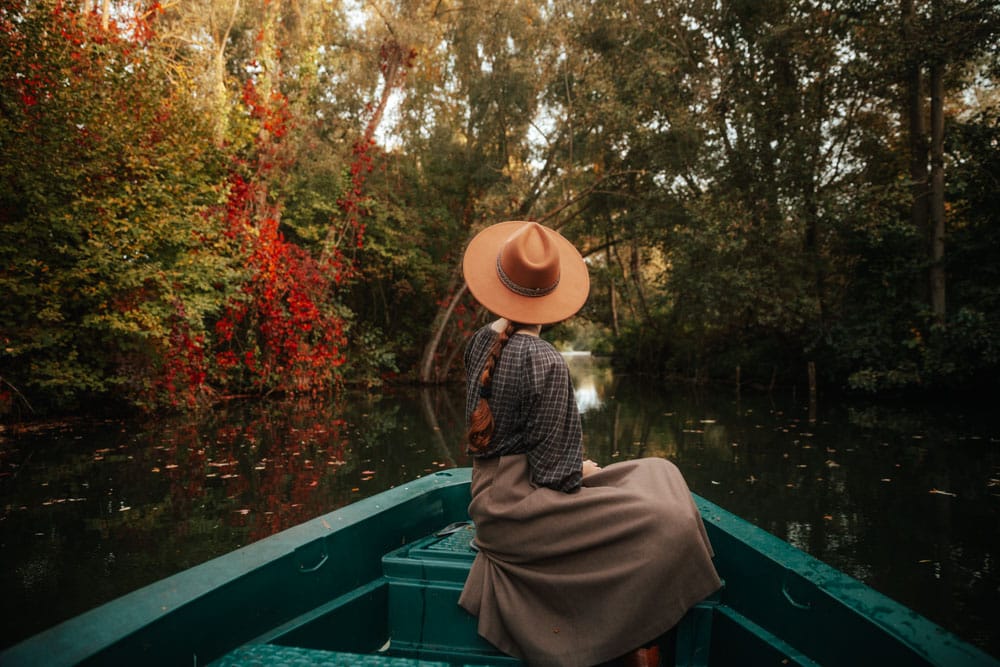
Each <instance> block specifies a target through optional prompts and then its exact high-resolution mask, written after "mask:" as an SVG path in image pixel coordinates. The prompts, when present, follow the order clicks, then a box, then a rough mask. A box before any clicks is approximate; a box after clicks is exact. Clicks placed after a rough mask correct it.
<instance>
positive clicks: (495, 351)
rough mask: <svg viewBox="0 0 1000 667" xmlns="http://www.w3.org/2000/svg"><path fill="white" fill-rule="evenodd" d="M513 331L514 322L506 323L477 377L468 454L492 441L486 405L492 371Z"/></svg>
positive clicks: (491, 381)
mask: <svg viewBox="0 0 1000 667" xmlns="http://www.w3.org/2000/svg"><path fill="white" fill-rule="evenodd" d="M515 331H517V325H516V324H515V323H514V322H508V324H507V328H505V329H504V330H503V331H502V332H500V335H499V336H497V338H496V340H495V341H493V347H491V348H490V353H489V355H487V357H486V364H485V365H484V366H483V372H482V373H481V374H480V375H479V401H478V402H477V403H476V407H475V409H474V410H473V411H472V416H471V417H469V431H468V433H467V434H466V439H467V441H468V443H469V451H470V452H473V453H476V452H481V451H483V450H484V449H486V447H487V446H489V444H490V441H491V440H492V439H493V429H494V426H495V425H494V422H493V411H492V410H490V404H489V403H488V399H489V398H490V394H491V390H492V387H493V371H494V370H495V369H496V366H497V363H498V362H499V361H500V353H501V352H503V348H504V346H506V345H507V341H509V340H510V337H511V336H513V335H514V332H515Z"/></svg>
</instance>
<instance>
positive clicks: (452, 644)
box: [382, 522, 523, 666]
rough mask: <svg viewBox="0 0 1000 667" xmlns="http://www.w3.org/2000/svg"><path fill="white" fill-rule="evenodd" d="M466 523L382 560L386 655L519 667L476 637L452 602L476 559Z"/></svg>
mask: <svg viewBox="0 0 1000 667" xmlns="http://www.w3.org/2000/svg"><path fill="white" fill-rule="evenodd" d="M475 536H476V531H475V528H474V526H473V525H472V523H471V522H460V523H456V524H451V525H449V526H446V527H445V528H443V529H442V530H439V531H438V532H436V533H433V534H431V535H428V536H427V537H425V538H423V539H420V540H417V541H416V542H413V543H412V544H408V545H405V546H403V547H400V548H399V549H396V550H395V551H393V552H391V553H389V554H386V555H385V556H384V557H383V558H382V573H383V575H384V576H385V578H386V580H387V581H388V584H389V636H390V639H389V651H390V652H391V653H392V654H393V655H401V656H405V657H415V658H421V659H429V660H443V661H445V662H447V663H449V664H455V663H459V664H461V663H466V664H479V665H511V666H513V665H521V664H523V663H522V662H521V661H519V660H516V659H514V658H511V657H510V656H508V655H505V654H503V653H501V652H500V651H498V650H497V649H496V648H494V647H493V646H492V645H491V644H490V643H489V642H487V641H486V640H485V639H483V638H482V637H480V636H479V633H478V632H477V631H476V619H475V617H474V616H471V615H469V614H468V613H467V612H466V611H465V610H464V609H462V608H461V607H459V606H458V597H459V595H460V594H461V592H462V587H463V586H464V585H465V580H466V578H467V577H468V575H469V567H471V565H472V561H473V559H475V557H476V550H475V546H474V544H473V539H474V538H475Z"/></svg>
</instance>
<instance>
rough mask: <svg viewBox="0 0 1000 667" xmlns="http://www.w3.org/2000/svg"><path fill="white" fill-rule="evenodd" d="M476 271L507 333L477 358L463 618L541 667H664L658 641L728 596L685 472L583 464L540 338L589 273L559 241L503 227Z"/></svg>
mask: <svg viewBox="0 0 1000 667" xmlns="http://www.w3.org/2000/svg"><path fill="white" fill-rule="evenodd" d="M463 271H464V274H465V279H466V282H467V284H468V286H469V289H470V291H471V292H472V294H473V296H474V297H475V298H476V299H477V301H479V303H480V304H481V305H482V306H483V307H484V308H486V309H487V310H489V311H490V312H492V313H494V314H495V315H497V316H498V317H499V319H497V320H496V321H494V322H493V323H492V324H489V325H486V326H484V327H482V328H481V329H479V330H478V331H477V332H476V333H475V334H474V335H473V336H472V338H471V339H470V340H469V342H468V345H467V348H466V351H465V368H466V374H467V380H466V384H467V390H468V395H467V399H466V408H465V412H466V419H467V422H468V427H469V432H468V447H469V452H470V454H471V455H472V457H473V464H474V465H473V476H472V502H471V504H470V505H469V515H470V517H471V518H472V520H473V521H474V522H475V524H476V544H477V547H478V548H479V554H478V555H477V557H476V559H475V562H474V563H473V566H472V569H471V571H470V572H469V577H468V580H467V581H466V583H465V588H464V589H463V591H462V595H461V598H460V600H459V604H461V606H462V607H463V608H465V609H466V610H467V611H468V612H469V613H471V614H473V615H475V616H477V617H478V630H479V634H481V635H482V636H483V637H484V638H485V639H487V640H488V641H489V642H490V643H492V644H493V645H494V646H496V647H497V648H499V649H500V650H501V651H504V652H505V653H508V654H510V655H512V656H515V657H517V658H519V659H521V660H524V661H525V662H527V663H528V664H529V665H561V666H562V665H565V666H581V667H582V666H589V665H596V664H600V663H605V662H608V661H611V660H615V659H620V660H629V661H630V662H631V664H642V660H647V659H652V660H654V662H650V664H656V663H655V659H656V654H657V645H656V641H657V639H658V638H661V637H662V636H663V635H664V634H665V633H666V632H667V631H668V630H669V629H670V628H671V627H673V626H674V625H675V624H676V623H677V622H678V621H679V620H680V618H681V617H682V616H683V615H684V613H685V612H686V611H687V610H688V609H689V608H690V607H691V606H692V605H694V604H695V603H697V602H699V601H700V600H702V599H703V598H705V597H706V596H707V595H709V594H711V593H712V592H714V591H715V590H717V589H718V588H719V586H720V581H719V577H718V575H717V574H716V571H715V568H714V567H713V565H712V560H711V558H712V547H711V545H710V544H709V541H708V536H707V535H706V533H705V528H704V525H703V524H702V520H701V516H700V515H699V513H698V510H697V508H696V506H695V504H694V501H693V499H692V497H691V493H690V491H689V490H688V487H687V484H686V483H685V482H684V479H683V477H682V476H681V474H680V472H679V471H678V469H677V467H676V466H674V465H673V464H672V463H670V462H669V461H667V460H665V459H661V458H646V459H640V460H635V461H624V462H620V463H615V464H613V465H608V466H606V467H603V468H601V467H599V466H598V465H597V464H595V463H594V462H592V461H589V460H586V461H585V460H584V459H583V446H582V431H581V427H580V414H579V410H578V409H577V406H576V401H575V398H574V395H573V385H572V380H571V379H570V375H569V370H568V368H567V366H566V363H565V361H564V360H563V358H562V356H561V355H560V354H559V353H558V352H557V351H556V350H555V348H553V347H552V346H551V345H550V344H549V343H547V342H545V341H544V340H542V339H541V338H539V332H540V329H541V325H543V324H551V323H555V322H559V321H562V320H565V319H567V318H569V317H570V316H572V315H573V314H574V313H576V312H577V311H578V310H579V309H580V308H581V307H582V306H583V304H584V302H585V301H586V299H587V295H588V292H589V290H590V279H589V276H588V272H587V266H586V264H585V263H584V261H583V258H582V257H581V256H580V253H579V252H578V251H577V250H576V248H575V247H574V246H573V244H571V243H570V242H569V241H567V240H566V239H565V238H564V237H563V236H561V235H560V234H559V233H558V232H556V231H554V230H552V229H549V228H548V227H545V226H543V225H540V224H538V223H534V222H502V223H499V224H496V225H493V226H491V227H489V228H487V229H485V230H483V231H482V232H481V233H480V234H479V235H477V236H476V237H475V238H474V239H473V240H472V242H471V243H470V244H469V247H468V248H467V249H466V252H465V256H464V259H463ZM637 647H638V648H637ZM619 664H629V663H628V662H622V663H619Z"/></svg>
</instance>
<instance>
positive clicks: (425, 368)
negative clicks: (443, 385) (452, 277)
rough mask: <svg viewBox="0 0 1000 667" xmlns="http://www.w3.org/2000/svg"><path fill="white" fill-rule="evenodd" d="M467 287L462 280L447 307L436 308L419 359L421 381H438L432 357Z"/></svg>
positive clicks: (435, 353)
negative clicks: (421, 357) (436, 312)
mask: <svg viewBox="0 0 1000 667" xmlns="http://www.w3.org/2000/svg"><path fill="white" fill-rule="evenodd" d="M467 289H469V287H468V285H466V284H465V282H462V286H461V287H460V288H459V289H458V291H457V292H455V294H454V296H452V297H451V302H450V303H449V304H448V307H447V308H445V309H444V310H438V314H437V316H436V317H435V318H434V324H433V325H432V327H431V330H432V334H431V339H430V340H429V341H428V342H427V345H426V346H425V347H424V355H423V359H421V361H420V381H421V382H426V383H431V382H437V381H438V375H439V374H438V373H435V372H434V359H435V357H436V356H437V350H438V346H439V345H440V344H441V337H442V336H444V332H445V330H446V329H447V328H448V322H450V321H451V316H452V314H453V313H454V312H455V308H456V307H457V306H458V304H459V303H461V301H462V297H464V296H465V292H466V290H467Z"/></svg>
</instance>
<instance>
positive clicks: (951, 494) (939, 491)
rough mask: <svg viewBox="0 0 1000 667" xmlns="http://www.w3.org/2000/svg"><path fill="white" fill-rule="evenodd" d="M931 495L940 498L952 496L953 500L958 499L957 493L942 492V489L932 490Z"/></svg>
mask: <svg viewBox="0 0 1000 667" xmlns="http://www.w3.org/2000/svg"><path fill="white" fill-rule="evenodd" d="M929 493H935V494H937V495H939V496H951V497H952V498H957V497H958V494H957V493H952V492H951V491H942V490H941V489H931V490H930V491H929Z"/></svg>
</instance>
